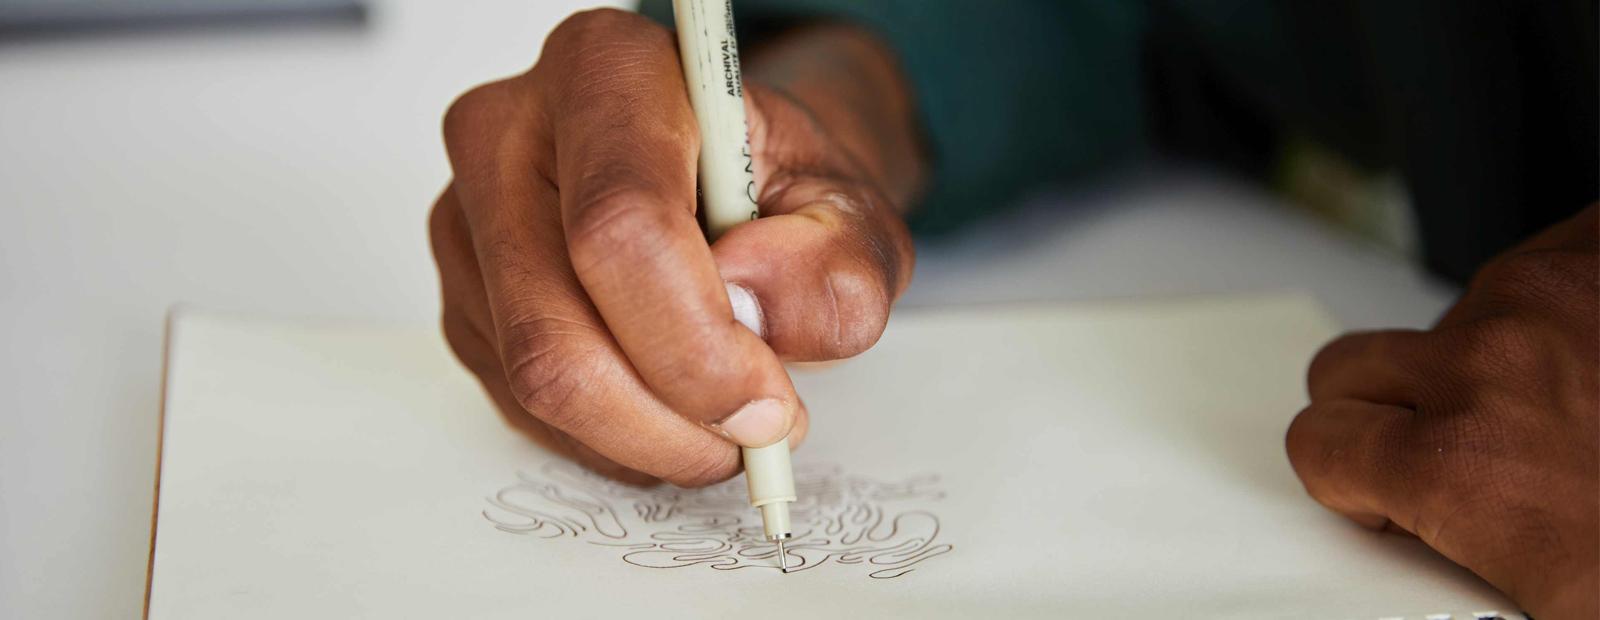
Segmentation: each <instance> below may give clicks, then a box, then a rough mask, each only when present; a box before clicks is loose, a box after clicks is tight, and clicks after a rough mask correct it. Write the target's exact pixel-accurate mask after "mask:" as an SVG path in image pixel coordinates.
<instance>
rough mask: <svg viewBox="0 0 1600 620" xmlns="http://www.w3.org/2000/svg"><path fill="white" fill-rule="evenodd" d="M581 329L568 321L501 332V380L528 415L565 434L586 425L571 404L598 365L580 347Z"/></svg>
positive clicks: (538, 321) (523, 324)
mask: <svg viewBox="0 0 1600 620" xmlns="http://www.w3.org/2000/svg"><path fill="white" fill-rule="evenodd" d="M580 329H584V328H582V327H580V326H576V325H574V324H573V323H572V322H570V321H566V320H562V319H555V318H548V317H546V318H535V319H528V320H521V321H515V322H512V323H510V324H508V325H507V327H506V328H504V329H502V330H501V332H500V333H501V334H502V341H503V342H505V343H507V344H506V345H505V350H504V353H503V354H502V357H503V358H504V364H505V368H506V381H507V384H508V387H510V389H511V394H512V396H513V397H515V398H516V399H517V404H518V405H521V406H522V408H523V409H524V410H526V411H527V412H528V413H531V414H533V415H534V416H535V417H538V418H539V419H541V420H544V421H545V422H546V423H549V424H550V425H552V426H555V427H556V428H559V429H562V430H564V431H567V432H569V433H571V432H578V429H581V428H582V426H583V424H584V423H585V422H586V419H585V416H583V415H582V414H583V412H582V411H581V408H580V407H576V406H575V403H574V402H573V400H574V399H575V398H576V397H577V396H578V395H579V394H580V393H581V392H582V390H584V389H586V388H588V387H589V386H590V385H591V383H592V380H593V378H594V376H595V374H596V373H597V372H598V371H599V363H598V360H597V358H596V356H595V354H594V352H593V350H592V349H591V348H590V347H588V346H586V345H585V344H584V341H585V340H586V338H585V335H584V334H583V333H582V332H581V331H575V330H580Z"/></svg>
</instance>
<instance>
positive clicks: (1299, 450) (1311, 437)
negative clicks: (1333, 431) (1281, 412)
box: [1283, 405, 1331, 479]
mask: <svg viewBox="0 0 1600 620" xmlns="http://www.w3.org/2000/svg"><path fill="white" fill-rule="evenodd" d="M1316 415H1321V414H1320V412H1319V410H1318V408H1317V406H1316V405H1312V406H1310V407H1306V408H1305V409H1302V410H1300V413H1298V414H1295V416H1294V420H1293V421H1291V422H1289V430H1288V431H1287V432H1285V433H1284V437H1283V444H1284V451H1285V452H1287V453H1288V456H1289V464H1290V466H1292V467H1293V468H1294V470H1295V471H1296V472H1298V473H1299V474H1300V477H1301V478H1302V479H1305V478H1308V477H1309V474H1310V473H1312V468H1314V467H1315V468H1318V469H1320V468H1323V467H1326V465H1327V462H1328V459H1327V456H1326V452H1328V451H1329V450H1331V446H1328V445H1327V444H1326V443H1325V442H1321V441H1318V435H1317V434H1316V433H1315V432H1313V431H1312V430H1311V429H1312V427H1313V420H1312V417H1313V416H1316Z"/></svg>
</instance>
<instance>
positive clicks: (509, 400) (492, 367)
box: [428, 187, 658, 485]
mask: <svg viewBox="0 0 1600 620" xmlns="http://www.w3.org/2000/svg"><path fill="white" fill-rule="evenodd" d="M428 228H429V236H430V239H431V241H432V245H433V253H434V259H435V262H436V263H437V264H438V266H439V277H440V286H441V288H442V289H443V299H444V309H443V313H442V318H441V321H440V323H441V325H442V327H443V331H444V335H445V340H446V341H447V342H448V343H449V345H450V348H451V350H452V351H453V352H454V353H455V355H456V357H457V359H460V360H461V363H462V365H464V366H466V367H467V370H469V371H471V372H472V373H473V375H475V376H476V377H478V380H479V382H480V383H481V384H482V385H483V388H484V391H485V392H487V393H488V394H489V397H490V399H491V400H492V401H493V402H494V404H495V408H496V409H497V410H498V411H499V412H500V414H501V417H502V418H503V419H504V420H505V421H506V423H508V424H510V425H511V427H512V428H515V429H517V430H518V431H519V432H521V433H522V434H523V435H525V436H527V437H528V438H530V439H532V440H533V441H534V442H535V443H537V444H539V445H541V446H543V447H545V448H546V449H548V450H552V451H554V452H557V453H560V454H564V455H566V456H567V457H568V458H571V459H573V460H575V461H577V462H579V463H581V464H583V465H584V466H585V467H588V468H589V469H591V470H593V471H595V472H597V473H600V474H601V475H604V476H607V477H609V478H612V479H614V480H618V481H621V482H625V483H628V484H634V485H648V484H654V483H656V482H658V481H657V480H656V479H655V478H654V477H652V476H650V475H648V474H644V473H641V472H637V471H634V470H632V469H628V468H626V467H623V466H621V465H619V464H617V463H616V462H615V461H612V460H611V459H608V458H606V457H604V456H602V455H601V454H600V453H598V452H595V451H594V450H593V449H591V448H589V447H588V446H585V445H583V444H581V443H578V442H577V441H575V440H573V439H572V437H571V436H569V435H567V434H566V433H563V432H561V431H558V430H555V429H552V428H550V427H549V426H547V425H545V424H544V423H543V422H540V421H539V420H538V419H537V418H535V417H533V416H532V415H530V414H529V413H528V412H526V411H523V410H522V407H521V406H520V405H518V404H517V401H516V398H515V397H514V396H512V394H511V388H510V386H508V385H507V384H506V375H505V371H504V370H503V369H502V368H501V365H500V355H499V353H498V352H497V350H496V348H495V346H494V344H493V343H492V342H491V341H490V340H489V337H488V334H489V333H492V329H493V326H492V323H491V321H490V317H489V309H488V299H487V295H486V294H485V292H484V289H483V275H482V273H481V272H480V271H479V270H478V263H477V260H476V259H475V258H474V257H473V256H472V239H471V237H470V235H469V234H468V232H467V230H466V222H465V216H464V215H462V213H461V209H460V202H459V201H458V200H456V198H455V189H454V188H453V187H450V188H446V189H445V191H444V193H443V195H441V196H440V198H439V201H438V203H437V204H436V205H435V206H434V211H433V213H432V215H431V216H430V218H429V227H428Z"/></svg>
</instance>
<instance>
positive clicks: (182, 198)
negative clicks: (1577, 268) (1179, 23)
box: [0, 0, 1456, 618]
mask: <svg viewBox="0 0 1600 620" xmlns="http://www.w3.org/2000/svg"><path fill="white" fill-rule="evenodd" d="M594 4H595V3H593V2H575V1H566V0H539V1H537V2H527V1H517V0H506V1H498V2H497V1H474V2H468V3H445V2H427V1H423V0H388V1H382V0H145V1H141V2H131V1H120V2H119V1H113V0H0V351H3V353H0V617H3V618H41V617H51V618H119V617H120V618H126V617H134V616H136V615H138V614H139V613H140V610H141V608H142V602H143V592H144V587H145V569H146V562H147V560H148V553H149V543H150V540H149V537H150V525H151V508H152V502H153V490H154V485H155V473H156V465H157V441H158V435H159V419H160V417H159V414H160V401H161V380H162V337H163V329H164V320H165V316H166V314H167V312H168V310H169V308H171V307H173V306H174V305H183V304H192V305H196V306H202V307H206V308H208V309H214V310H221V311H231V312H237V313H246V314H252V315H268V316H283V317H318V318H341V319H353V320H361V321H384V322H405V323H430V322H433V321H434V320H435V317H436V313H437V311H438V301H437V299H436V295H437V289H436V280H435V275H434V270H433V264H432V261H431V258H430V256H429V253H428V244H427V238H426V234H425V219H426V214H427V212H428V210H429V208H430V206H431V203H432V201H433V199H434V197H435V195H436V194H437V192H439V191H440V189H441V188H442V187H443V186H444V184H445V183H446V182H447V180H448V176H449V170H448V166H447V164H446V160H445V155H444V151H443V148H442V145H441V142H440V138H439V120H440V117H441V115H442V113H443V111H444V109H445V107H446V106H447V105H448V104H449V102H450V101H451V100H452V99H453V98H454V97H455V96H456V94H458V93H460V92H462V91H464V90H466V89H467V88H469V87H471V86H472V85H474V84H477V83H480V82H483V81H486V80H489V79H493V78H496V77H500V76H504V75H507V74H511V73H514V72H518V71H520V70H522V69H524V68H526V67H528V66H529V65H531V64H532V62H533V61H534V59H535V58H536V56H537V54H538V50H539V48H540V45H541V41H542V40H543V37H544V35H545V33H547V32H548V31H549V30H550V29H551V28H552V27H554V26H555V24H556V23H557V22H559V21H560V19H561V18H562V17H564V16H565V15H567V14H569V13H571V12H572V11H575V10H578V9H580V8H586V7H589V6H593V5H594ZM735 4H736V6H737V3H735ZM1179 55H1180V56H1181V51H1180V53H1179ZM1191 138H1193V140H1195V141H1198V142H1202V143H1203V142H1205V141H1206V138H1205V136H1191ZM1274 148H1275V149H1276V150H1275V151H1274V153H1275V156H1274V157H1273V158H1272V162H1271V164H1270V167H1271V170H1270V171H1267V173H1262V170H1256V173H1257V174H1255V175H1254V176H1253V177H1252V175H1250V174H1243V175H1242V174H1241V172H1240V166H1230V165H1228V162H1227V161H1225V159H1226V158H1223V159H1224V161H1221V164H1220V165H1210V166H1202V165H1196V164H1193V163H1183V164H1180V163H1176V161H1173V160H1148V161H1143V162H1140V163H1138V164H1135V165H1129V166H1124V167H1119V168H1116V169H1112V170H1108V171H1106V172H1104V173H1101V174H1096V175H1094V176H1093V177H1092V178H1086V179H1083V180H1081V181H1080V182H1078V183H1076V184H1074V185H1071V186H1069V187H1062V188H1057V189H1053V190H1038V191H1030V192H1026V193H1025V194H1024V195H1023V196H1022V197H1021V198H1019V199H1015V200H1008V202H1009V203H1012V204H1010V206H1009V208H1006V209H1004V210H1003V213H1001V214H998V215H995V216H994V217H991V218H988V219H986V220H983V221H981V222H979V223H977V224H975V225H972V226H969V227H967V228H965V229H964V230H961V231H958V232H954V233H948V234H944V235H941V236H939V237H937V238H928V239H924V240H921V241H919V243H920V246H919V264H918V271H917V276H916V281H915V283H914V285H913V286H912V289H911V291H910V293H909V294H908V296H907V298H906V300H905V302H904V304H903V305H904V306H905V307H908V308H915V307H918V306H935V305H947V304H974V303H1014V302H1055V301H1063V300H1066V301H1082V300H1094V299H1106V298H1129V297H1161V296H1185V295H1204V294H1221V293H1236V292H1250V291H1268V290H1274V291H1275V290H1285V289H1294V290H1303V291H1307V292H1310V293H1311V294H1313V295H1315V296H1316V297H1317V298H1318V299H1319V300H1321V301H1322V302H1323V303H1324V304H1325V305H1326V306H1327V307H1328V308H1329V310H1330V312H1331V314H1333V315H1334V317H1335V318H1336V319H1337V320H1339V321H1340V322H1341V323H1343V324H1344V325H1346V326H1348V327H1358V328H1359V327H1378V326H1422V325H1426V324H1427V323H1428V322H1430V321H1431V320H1432V319H1433V318H1434V317H1435V316H1436V315H1437V314H1438V312H1439V311H1440V310H1442V309H1443V308H1444V307H1445V306H1446V305H1447V304H1448V303H1449V302H1450V300H1451V299H1452V297H1453V295H1454V294H1455V291H1456V288H1455V285H1453V284H1449V283H1446V282H1445V281H1444V280H1441V279H1437V278H1435V277H1433V276H1429V275H1427V274H1426V272H1425V270H1424V269H1422V268H1421V267H1419V266H1418V265H1419V263H1418V260H1417V256H1418V248H1417V247H1416V245H1415V242H1414V239H1415V234H1414V228H1415V223H1414V222H1413V221H1411V220H1410V219H1409V215H1408V213H1409V204H1410V198H1409V195H1408V191H1407V188H1406V186H1405V183H1404V182H1402V181H1401V180H1400V179H1399V178H1398V177H1397V176H1396V175H1394V174H1391V173H1388V172H1385V171H1384V170H1381V169H1379V170H1366V169H1362V168H1359V167H1353V166H1351V165H1350V164H1348V163H1347V162H1345V161H1344V160H1342V159H1341V158H1339V157H1337V156H1333V155H1331V154H1330V153H1329V152H1328V151H1326V150H1324V149H1322V148H1319V147H1318V146H1317V145H1316V144H1315V143H1313V142H1310V141H1303V140H1295V139H1289V140H1286V141H1283V142H1282V143H1281V144H1278V145H1277V146H1275V147H1274ZM1250 165H1252V166H1255V167H1256V168H1261V167H1263V166H1266V165H1267V164H1264V163H1262V162H1260V161H1255V162H1251V163H1250ZM1246 167H1248V166H1246ZM1263 177H1266V178H1265V181H1266V182H1263V180H1264V178H1263ZM1292 413H1293V412H1285V416H1288V415H1292ZM287 457H292V455H286V458H287ZM240 535H241V536H248V535H250V533H248V532H241V533H240ZM217 568H218V570H227V567H225V566H222V567H217Z"/></svg>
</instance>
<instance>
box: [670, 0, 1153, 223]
mask: <svg viewBox="0 0 1600 620" xmlns="http://www.w3.org/2000/svg"><path fill="white" fill-rule="evenodd" d="M1143 7H1144V5H1143V4H1141V3H1139V2H1130V1H1127V0H1105V1H1100V2H1060V1H1052V0H986V1H976V0H974V1H970V2H969V1H965V0H963V1H960V2H942V1H939V0H736V1H735V2H734V17H736V18H737V19H738V22H739V28H740V38H741V43H742V44H743V45H746V46H748V45H752V44H754V43H753V41H754V39H753V34H752V33H750V32H749V31H748V28H749V25H750V24H753V23H762V22H766V23H772V22H778V21H794V20H805V19H819V18H821V19H836V20H847V21H850V22H853V23H856V24H860V25H863V26H866V27H868V28H871V29H873V30H875V31H876V32H878V33H879V34H880V35H882V36H883V37H884V38H885V40H887V41H888V42H889V44H890V45H891V46H893V47H894V48H895V49H896V50H899V51H900V52H901V53H900V61H901V63H902V65H903V67H904V69H905V72H906V74H907V76H908V77H909V79H910V81H911V83H912V86H913V88H914V89H915V90H916V97H917V104H918V107H919V110H920V113H921V115H922V118H923V126H924V127H925V129H926V132H927V142H928V144H929V146H930V148H931V149H932V151H933V153H932V156H933V162H934V174H933V178H932V186H931V187H930V189H929V191H928V193H927V195H926V196H924V198H923V200H922V202H921V204H920V205H918V206H917V207H916V209H915V211H914V212H913V213H914V214H913V217H912V219H911V224H912V228H913V229H914V230H916V231H918V232H919V233H925V234H926V233H937V232H941V231H946V230H950V229H952V228H955V227H958V226H959V225H961V224H962V223H964V222H966V221H968V220H971V219H973V218H974V217H977V216H979V215H981V214H984V213H986V212H989V213H992V212H993V211H994V210H995V209H996V208H997V207H1000V206H1004V205H1009V204H1012V203H1014V202H1016V201H1015V199H1016V198H1017V196H1018V195H1019V194H1021V193H1022V192H1025V191H1028V190H1030V189H1033V188H1035V187H1036V186H1037V185H1038V184H1039V183H1040V182H1042V181H1045V180H1050V179H1070V178H1074V177H1081V176H1083V175H1086V174H1090V173H1092V172H1094V171H1097V170H1103V169H1105V168H1107V167H1108V166H1110V165H1114V164H1116V163H1118V162H1125V161H1128V160H1131V159H1134V158H1137V157H1140V156H1142V155H1143V154H1144V153H1145V152H1146V150H1147V149H1146V145H1147V136H1146V128H1145V125H1144V114H1143V111H1142V109H1141V108H1142V97H1143V92H1144V91H1143V88H1142V85H1141V84H1140V75H1139V71H1138V62H1139V45H1140V40H1141V38H1142V37H1141V34H1140V28H1141V25H1142V24H1143V23H1144V19H1143V11H1144V8H1143ZM640 12H642V13H644V14H646V15H649V16H651V17H652V18H654V19H656V20H658V21H660V22H662V23H664V24H668V25H670V24H671V23H672V3H671V2H670V1H668V0H643V2H642V4H641V6H640Z"/></svg>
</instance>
